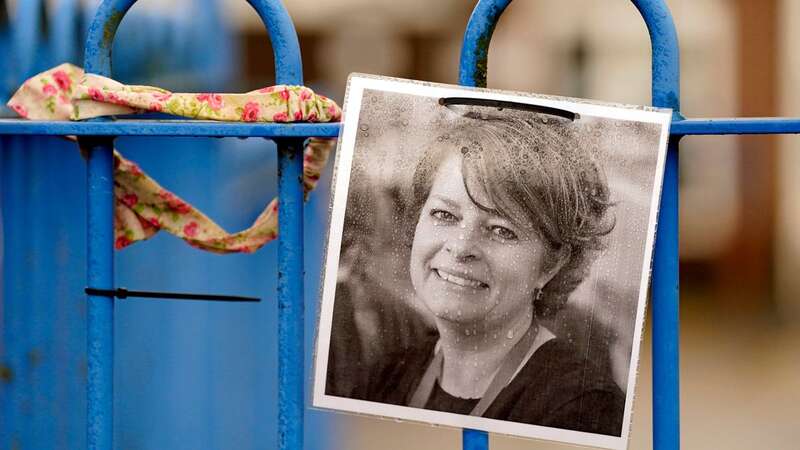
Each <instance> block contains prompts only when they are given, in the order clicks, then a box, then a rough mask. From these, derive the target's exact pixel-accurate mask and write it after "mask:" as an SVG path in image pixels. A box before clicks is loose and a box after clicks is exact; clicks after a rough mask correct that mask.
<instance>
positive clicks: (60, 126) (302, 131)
mask: <svg viewBox="0 0 800 450" xmlns="http://www.w3.org/2000/svg"><path fill="white" fill-rule="evenodd" d="M339 128H340V126H339V124H338V123H242V122H214V121H206V120H128V119H124V120H111V121H106V122H67V121H30V120H23V119H2V120H0V134H17V135H19V134H25V135H50V136H200V137H263V138H282V137H285V138H292V137H308V136H319V137H336V136H338V135H339Z"/></svg>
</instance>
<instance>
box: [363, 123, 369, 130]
mask: <svg viewBox="0 0 800 450" xmlns="http://www.w3.org/2000/svg"><path fill="white" fill-rule="evenodd" d="M367 130H369V125H367V124H362V125H361V131H367Z"/></svg>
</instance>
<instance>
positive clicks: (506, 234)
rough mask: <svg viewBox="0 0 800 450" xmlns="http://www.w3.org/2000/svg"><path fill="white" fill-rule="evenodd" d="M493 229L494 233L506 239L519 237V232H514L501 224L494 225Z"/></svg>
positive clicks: (512, 239)
mask: <svg viewBox="0 0 800 450" xmlns="http://www.w3.org/2000/svg"><path fill="white" fill-rule="evenodd" d="M491 231H492V234H493V235H495V236H497V237H499V238H500V239H503V240H506V241H516V240H517V239H518V238H517V233H514V232H513V231H511V230H509V229H508V228H506V227H501V226H500V225H494V226H492V227H491Z"/></svg>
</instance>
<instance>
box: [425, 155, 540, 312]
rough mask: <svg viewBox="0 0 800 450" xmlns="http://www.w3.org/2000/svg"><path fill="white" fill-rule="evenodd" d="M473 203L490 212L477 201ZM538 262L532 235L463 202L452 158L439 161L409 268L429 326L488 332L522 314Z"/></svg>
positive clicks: (537, 278) (537, 245) (458, 158)
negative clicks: (443, 323) (433, 322)
mask: <svg viewBox="0 0 800 450" xmlns="http://www.w3.org/2000/svg"><path fill="white" fill-rule="evenodd" d="M476 194H478V193H473V197H476ZM475 200H476V201H478V202H479V203H480V204H481V205H484V206H488V207H490V208H491V207H493V205H491V204H488V203H487V202H486V201H485V200H486V199H484V198H480V195H478V196H477V198H475ZM546 254H547V251H546V247H545V245H544V242H543V241H542V239H541V238H540V237H539V236H538V234H537V233H536V232H535V231H534V230H533V229H532V228H530V227H521V226H517V225H514V224H512V223H511V222H510V221H508V220H507V219H504V218H503V217H501V216H499V215H496V214H494V213H492V212H488V211H485V210H482V209H480V208H478V206H477V205H475V203H473V202H472V200H470V197H469V195H468V194H467V191H466V189H465V187H464V180H463V174H462V171H461V156H460V155H453V156H451V157H450V158H448V159H447V160H446V161H444V163H443V164H442V165H441V167H440V168H439V170H438V172H437V173H436V175H435V177H434V179H433V184H432V186H431V191H430V194H429V195H428V199H427V200H426V202H425V204H424V206H423V207H422V211H421V213H420V216H419V221H418V222H417V227H416V230H415V233H414V241H413V243H412V247H411V262H410V273H411V282H412V284H413V286H414V289H415V291H416V294H417V296H418V297H419V298H420V299H421V300H422V301H423V302H424V303H425V305H426V306H427V307H428V309H430V311H431V312H432V313H433V314H434V315H435V316H436V317H437V318H439V319H443V320H448V321H452V322H458V323H463V324H476V323H483V324H484V325H485V326H486V328H494V327H493V325H495V324H497V323H501V321H505V320H508V319H509V318H510V317H516V316H517V315H518V314H524V313H527V312H530V311H531V308H532V304H533V303H532V302H533V293H534V290H535V288H537V287H539V286H540V283H541V281H542V280H544V274H543V263H544V258H545V256H546ZM544 281H547V280H544ZM541 284H543V283H541Z"/></svg>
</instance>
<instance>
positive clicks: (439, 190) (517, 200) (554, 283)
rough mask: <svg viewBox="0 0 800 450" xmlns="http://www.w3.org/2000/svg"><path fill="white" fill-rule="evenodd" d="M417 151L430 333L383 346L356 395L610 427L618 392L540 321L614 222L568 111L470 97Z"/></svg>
mask: <svg viewBox="0 0 800 450" xmlns="http://www.w3.org/2000/svg"><path fill="white" fill-rule="evenodd" d="M454 116H455V117H451V118H450V119H449V120H447V121H446V123H445V124H444V125H443V129H442V132H441V134H439V136H437V139H436V140H435V141H433V142H432V143H431V144H429V146H428V148H425V149H424V156H423V158H422V160H421V161H420V162H419V164H418V165H417V168H416V170H415V172H414V178H413V194H412V195H411V199H412V201H411V205H410V206H409V207H408V208H407V212H408V214H407V215H408V220H407V222H408V226H407V228H408V231H409V233H408V235H409V239H408V241H409V242H410V243H411V252H410V260H409V269H408V270H409V274H410V279H411V284H412V286H413V290H414V296H415V298H416V300H418V301H419V302H421V303H422V304H423V305H424V307H425V308H426V309H427V310H428V311H429V312H430V314H431V315H432V316H433V318H434V323H435V328H436V333H433V334H431V335H430V338H429V339H427V340H425V341H424V342H423V343H422V344H421V345H420V346H419V348H416V349H414V350H413V351H405V352H404V353H403V355H392V356H391V358H390V359H391V363H390V364H387V365H384V366H382V368H381V373H379V374H373V375H372V376H371V377H370V378H372V379H373V380H375V381H376V382H374V383H370V385H371V387H370V389H369V390H368V392H366V393H365V395H364V399H365V400H371V401H377V402H382V403H392V404H397V405H404V406H412V407H417V408H425V409H434V410H439V411H445V412H452V413H458V414H469V415H476V416H483V417H489V418H495V419H501V420H509V421H515V422H522V423H529V424H536V425H543V426H550V427H557V428H564V429H570V430H576V431H586V432H592V433H600V434H608V435H617V436H618V435H619V434H620V432H621V426H622V419H623V411H624V394H623V393H622V391H621V390H620V389H619V387H618V386H617V385H616V384H615V383H614V382H613V381H612V378H611V375H610V374H609V373H607V371H605V370H603V369H601V368H600V367H599V366H595V365H594V364H593V363H592V362H591V361H588V360H586V359H585V358H584V357H583V356H582V355H579V354H578V350H577V349H576V348H574V347H573V346H571V345H570V344H569V343H568V342H567V341H565V340H562V339H560V338H557V337H556V336H555V335H554V334H553V333H552V332H551V331H550V330H548V329H547V328H545V327H544V326H543V325H542V324H541V323H540V319H541V318H544V317H550V316H552V315H553V314H554V313H556V312H557V311H559V310H560V309H561V308H562V307H563V306H564V304H565V303H566V301H567V299H568V297H569V295H570V293H571V292H572V291H574V290H575V288H576V287H577V286H578V285H579V284H580V283H581V281H582V280H583V279H584V278H585V277H586V275H587V273H588V271H589V268H590V265H591V264H592V262H593V261H594V259H595V256H596V253H597V251H598V250H600V249H602V248H603V237H604V236H605V235H606V234H608V233H609V232H610V231H611V230H612V229H613V227H614V218H613V216H612V215H611V214H610V213H609V211H608V210H609V208H610V205H611V202H610V198H609V197H610V195H609V190H608V186H607V183H606V181H605V177H604V175H603V171H602V168H601V167H599V166H598V163H597V162H596V161H595V160H594V158H593V156H592V155H591V154H590V153H589V152H588V151H587V149H584V148H580V146H579V145H578V141H577V139H576V137H575V135H574V131H573V121H572V120H569V119H566V118H563V117H556V116H552V115H549V114H539V113H531V112H520V111H512V110H504V111H498V110H497V109H492V108H476V107H470V108H466V109H465V110H463V111H461V112H460V113H459V114H455V115H454Z"/></svg>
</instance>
